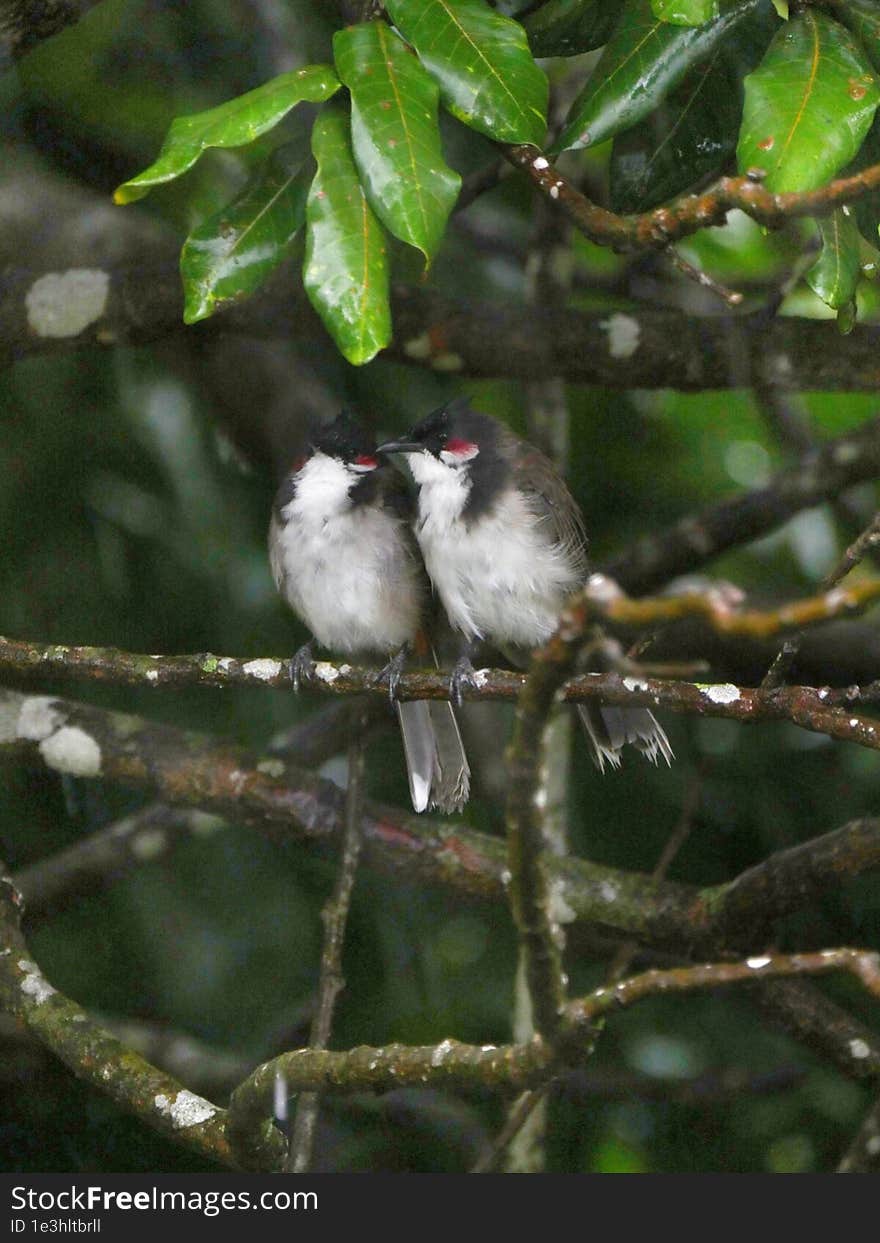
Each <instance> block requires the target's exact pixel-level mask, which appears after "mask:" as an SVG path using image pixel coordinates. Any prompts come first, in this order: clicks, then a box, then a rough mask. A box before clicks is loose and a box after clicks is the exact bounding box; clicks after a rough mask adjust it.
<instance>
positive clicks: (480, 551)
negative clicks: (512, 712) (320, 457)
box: [378, 398, 673, 771]
mask: <svg viewBox="0 0 880 1243" xmlns="http://www.w3.org/2000/svg"><path fill="white" fill-rule="evenodd" d="M378 452H379V453H380V454H381V453H402V454H405V455H406V457H407V461H408V463H409V467H410V470H411V471H412V475H413V479H414V480H415V482H416V484H417V486H418V507H417V515H416V521H415V528H414V529H415V533H416V538H417V539H418V542H419V545H420V547H421V550H422V556H423V557H424V561H425V567H426V569H427V571H428V575H429V576H430V578H431V581H432V583H433V584H434V588H435V590H436V591H437V594H438V595H439V596H440V599H441V601H442V603H443V607H444V608H445V610H446V614H447V616H448V618H449V621H450V623H451V625H452V626H453V628H454V629H455V630H458V631H459V632H460V633H461V634H462V635H463V636H464V638H465V639H466V640H467V642H468V644H469V645H473V644H475V643H476V642H478V641H479V640H482V639H485V640H488V641H489V642H491V643H492V644H493V645H494V646H495V647H497V648H499V649H501V650H502V651H503V652H505V653H506V654H507V655H508V656H509V657H510V659H512V660H513V661H514V663H521V662H522V660H523V656H524V653H525V651H526V650H529V651H530V650H532V649H534V648H536V647H540V646H541V645H542V644H543V643H545V642H546V641H547V640H548V639H549V638H550V636H551V634H552V633H553V631H554V630H555V629H556V627H557V624H558V621H559V614H560V611H561V610H562V607H563V605H564V604H565V601H566V600H567V599H568V597H569V596H570V595H572V593H573V592H575V591H576V590H577V589H578V588H579V587H582V586H583V584H584V583H585V581H586V578H587V573H588V562H587V540H586V535H585V533H584V527H583V520H582V518H581V514H580V510H579V509H578V507H577V505H576V504H575V501H574V498H573V497H572V495H571V493H570V492H569V490H568V488H567V487H566V485H565V482H564V481H563V479H562V476H561V475H560V474H559V472H558V471H557V470H556V468H555V466H553V464H552V463H551V462H550V461H549V459H548V458H546V457H545V456H544V454H543V453H540V452H539V451H538V450H537V449H536V448H534V447H533V446H532V445H530V444H528V443H527V442H526V441H524V440H520V439H519V438H518V437H517V436H515V435H514V434H513V433H512V432H511V431H509V430H508V429H507V428H506V427H504V425H503V424H501V423H499V422H498V421H497V420H496V419H493V418H491V417H490V416H489V415H486V414H479V413H477V412H476V411H475V410H472V409H471V408H470V406H469V405H468V403H467V401H466V400H465V399H461V398H459V399H457V400H455V401H452V402H450V403H449V404H448V405H446V406H441V407H440V409H439V410H435V411H434V412H433V413H432V414H429V415H428V416H427V418H425V419H423V420H422V422H421V423H418V424H417V425H416V426H415V427H414V428H413V429H412V431H411V432H410V433H409V435H408V436H407V437H406V438H405V439H403V440H397V441H388V442H387V443H386V444H383V445H380V446H379V449H378ZM472 674H473V670H472V668H471V665H470V660H469V657H463V658H462V659H461V660H460V661H459V662H458V664H457V665H456V667H455V670H454V672H453V675H452V680H451V689H452V691H453V695H454V696H455V698H459V696H460V688H461V685H462V683H464V682H467V681H469V680H470V678H471V677H472ZM578 712H579V714H580V718H581V721H582V722H583V725H584V728H585V729H586V732H587V735H588V737H589V740H590V743H591V747H592V753H593V757H594V759H595V761H596V764H597V766H598V767H599V769H600V771H602V770H604V767H605V763H606V761H607V762H608V763H609V764H611V765H613V766H614V767H617V766H618V765H619V764H620V758H621V757H620V752H621V750H622V749H623V747H624V745H625V744H626V743H632V744H633V745H634V746H635V747H637V748H638V749H639V750H640V751H642V752H644V754H645V755H646V756H647V757H648V758H649V759H650V760H653V761H654V762H655V763H656V761H657V759H658V757H659V756H661V755H662V756H663V758H664V759H665V760H666V762H667V763H669V762H670V761H671V760H672V758H673V755H672V748H671V747H670V745H669V741H668V739H667V737H666V734H665V733H664V732H663V729H662V728H661V726H660V725H659V724H658V723H657V721H656V720H655V719H654V716H653V715H652V713H651V712H649V711H648V709H647V708H618V707H613V706H606V705H597V704H579V705H578Z"/></svg>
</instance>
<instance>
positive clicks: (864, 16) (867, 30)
mask: <svg viewBox="0 0 880 1243" xmlns="http://www.w3.org/2000/svg"><path fill="white" fill-rule="evenodd" d="M835 13H836V14H837V16H838V17H839V18H840V20H841V21H842V22H844V23H845V24H846V25H847V26H849V28H850V30H852V31H853V32H854V33H855V34H857V35H858V37H859V39H860V40H861V42H862V46H863V47H864V49H865V51H866V52H867V53H868V57H869V59H870V60H871V62H872V63H873V65H874V68H875V69H880V5H878V3H877V0H840V2H839V3H838V4H836V5H835Z"/></svg>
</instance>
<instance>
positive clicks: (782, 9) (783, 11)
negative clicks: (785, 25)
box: [773, 0, 788, 22]
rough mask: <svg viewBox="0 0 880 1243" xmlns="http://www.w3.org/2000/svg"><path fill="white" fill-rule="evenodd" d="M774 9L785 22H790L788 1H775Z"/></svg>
mask: <svg viewBox="0 0 880 1243" xmlns="http://www.w3.org/2000/svg"><path fill="white" fill-rule="evenodd" d="M773 7H774V9H775V10H776V12H777V13H778V14H779V16H780V17H781V18H782V20H783V21H784V22H787V21H788V0H773Z"/></svg>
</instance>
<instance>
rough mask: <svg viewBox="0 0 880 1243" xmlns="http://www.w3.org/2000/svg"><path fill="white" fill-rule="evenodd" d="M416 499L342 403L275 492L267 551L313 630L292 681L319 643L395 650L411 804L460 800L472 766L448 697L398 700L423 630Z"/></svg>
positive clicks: (371, 651) (285, 592) (280, 583)
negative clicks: (414, 519) (414, 514)
mask: <svg viewBox="0 0 880 1243" xmlns="http://www.w3.org/2000/svg"><path fill="white" fill-rule="evenodd" d="M411 507H412V501H411V497H410V496H409V494H408V492H407V489H406V485H405V484H404V483H403V480H402V479H401V478H400V476H399V474H398V473H397V472H396V471H395V470H394V469H393V467H392V466H391V465H390V464H388V463H384V464H382V463H380V461H379V458H378V456H377V453H376V446H375V441H374V440H373V438H372V437H371V436H370V435H369V434H368V433H367V432H366V430H365V429H364V428H363V427H362V426H361V425H360V423H359V422H358V421H357V419H356V418H355V417H354V415H353V414H352V413H351V412H350V411H347V410H344V411H343V412H342V413H341V414H340V415H339V417H338V418H336V419H335V421H333V422H328V423H326V424H324V425H322V426H320V427H319V428H317V429H316V431H315V432H314V434H313V435H312V437H311V441H310V445H309V450H308V452H307V453H306V454H305V455H304V456H303V457H301V458H300V459H298V460H297V461H295V462H294V463H293V465H292V466H291V468H290V470H289V471H288V472H287V474H286V475H285V477H284V479H283V481H282V483H281V486H280V487H279V489H278V492H277V494H276V496H275V501H274V505H273V509H272V517H271V521H270V525H269V563H270V566H271V570H272V576H273V578H274V581H275V586H276V588H277V590H278V592H279V594H280V595H281V597H282V598H283V599H284V600H285V601H286V603H287V604H288V605H289V606H290V608H291V609H292V610H293V612H294V613H295V614H296V615H297V616H298V617H299V618H300V620H301V621H302V622H303V623H304V625H305V626H306V627H307V628H308V629H309V631H310V632H311V635H312V639H311V641H310V642H309V643H306V644H304V645H303V647H301V648H300V649H299V651H298V652H297V653H296V655H295V656H294V658H293V660H292V661H291V677H292V680H293V683H294V686H295V687H297V688H298V687H299V684H300V681H301V680H302V679H304V678H307V677H309V676H311V674H312V673H313V670H314V661H313V647H314V644H315V643H317V644H319V645H320V646H322V647H324V648H326V649H328V650H329V651H331V652H334V653H338V654H339V655H344V656H348V657H353V658H359V659H363V660H376V659H381V660H386V661H387V663H386V664H385V666H384V668H383V669H382V672H381V673H380V674H379V675H378V677H379V678H380V679H384V680H386V681H387V682H388V687H389V693H390V695H391V698H392V702H393V703H394V707H395V709H396V712H397V717H398V721H399V725H400V731H401V736H402V740H403V747H404V754H405V759H406V765H407V776H408V779H409V787H410V795H411V798H412V804H413V808H414V809H415V810H416V811H417V812H422V811H425V810H427V809H428V808H434V807H436V808H437V809H438V810H440V811H442V812H454V811H459V810H461V808H462V807H463V806H464V804H465V803H466V802H467V798H468V793H469V785H470V769H469V767H468V762H467V757H466V755H465V752H464V747H463V745H462V740H461V735H460V733H459V729H458V724H457V721H456V719H455V713H454V709H453V706H452V704H451V703H449V702H448V701H444V700H436V701H429V700H411V701H408V702H403V703H402V702H399V701H397V699H396V697H395V694H396V688H397V683H398V681H399V678H400V673H401V670H402V668H403V664H404V662H405V659H406V656H407V653H408V651H409V650H410V649H411V648H412V647H413V646H416V647H418V645H419V644H420V643H423V642H424V641H425V640H424V629H423V628H424V626H425V622H426V619H427V614H428V608H429V604H430V585H429V584H428V581H427V578H426V576H425V572H424V567H423V565H422V561H421V557H420V554H419V551H418V546H417V545H416V543H415V540H414V538H413V534H412V529H411V521H410V519H411V513H410V510H411Z"/></svg>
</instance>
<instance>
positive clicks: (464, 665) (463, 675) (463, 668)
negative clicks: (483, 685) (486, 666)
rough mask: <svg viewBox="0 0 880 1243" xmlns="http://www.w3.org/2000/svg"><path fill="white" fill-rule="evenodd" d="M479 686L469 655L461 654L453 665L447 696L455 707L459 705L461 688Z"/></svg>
mask: <svg viewBox="0 0 880 1243" xmlns="http://www.w3.org/2000/svg"><path fill="white" fill-rule="evenodd" d="M478 686H479V683H478V682H477V677H476V673H475V671H474V666H473V665H472V664H471V661H470V657H469V656H461V657H460V658H459V659H458V660H457V661H456V662H455V667H454V668H453V670H452V673H451V674H450V677H449V696H450V698H451V700H452V702H453V703H454V704H455V706H456V707H457V708H460V707H461V703H462V695H461V692H462V690H463V689H464V688H465V687H467V688H468V689H469V690H476V689H477V687H478Z"/></svg>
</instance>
